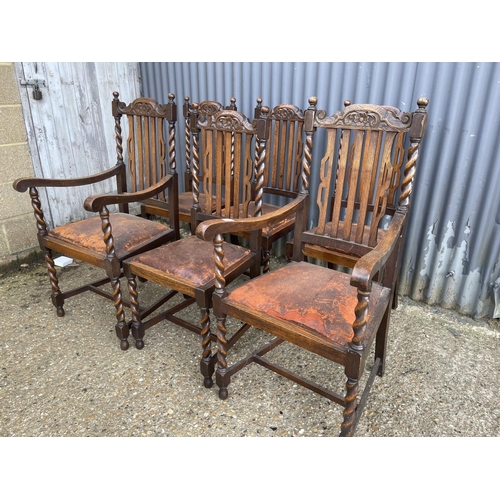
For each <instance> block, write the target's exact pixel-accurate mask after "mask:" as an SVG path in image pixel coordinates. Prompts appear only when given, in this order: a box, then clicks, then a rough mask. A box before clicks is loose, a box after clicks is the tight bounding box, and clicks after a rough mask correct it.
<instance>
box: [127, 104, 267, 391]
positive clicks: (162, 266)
mask: <svg viewBox="0 0 500 500" xmlns="http://www.w3.org/2000/svg"><path fill="white" fill-rule="evenodd" d="M264 108H265V107H263V112H262V114H261V116H260V117H259V118H257V119H255V120H254V121H253V122H252V123H250V122H249V121H248V120H247V118H246V117H245V116H244V115H242V114H241V113H239V112H237V111H234V110H227V109H226V110H220V111H218V112H216V113H215V114H204V115H200V114H199V105H198V104H197V103H193V104H192V106H191V109H190V128H191V133H192V140H193V156H192V163H193V169H192V170H193V171H192V174H193V175H192V178H193V191H192V192H193V200H194V201H193V208H192V221H193V222H192V224H193V226H196V225H197V224H198V223H199V222H200V221H202V220H210V219H214V218H216V219H220V218H227V217H233V218H235V219H237V218H238V217H239V216H248V212H247V211H244V212H243V213H241V214H240V213H239V211H238V208H239V206H240V199H241V198H240V194H241V193H240V185H241V187H242V189H243V200H242V201H243V203H246V205H247V206H248V204H249V201H250V194H251V180H252V170H253V159H254V157H253V153H254V149H253V148H254V146H253V144H252V141H254V140H257V142H258V145H259V146H258V147H259V158H258V165H257V170H258V176H259V179H262V178H263V175H264V171H265V164H266V155H267V151H266V143H267V136H268V133H269V131H268V127H267V113H268V108H265V109H264ZM200 132H203V134H202V135H203V137H204V143H203V144H202V145H201V147H200V141H199V137H200ZM243 137H244V138H243ZM243 145H244V146H243ZM200 149H202V150H203V155H202V159H201V161H202V162H203V164H204V165H203V167H204V168H203V169H202V170H203V172H204V176H203V179H204V183H205V195H206V204H205V206H201V205H200V203H199V196H198V193H199V184H200V183H201V179H200V176H199V172H200V165H199V162H200V155H199V151H200ZM213 179H215V183H213ZM240 181H241V182H240ZM245 193H246V195H245ZM223 200H225V201H226V202H225V203H224V202H223ZM229 200H231V202H229ZM245 200H246V202H245ZM228 202H229V203H228ZM255 206H256V209H255V213H254V214H252V215H253V216H255V217H256V218H258V217H259V215H260V212H261V210H262V192H261V193H260V195H258V196H257V197H256V201H255ZM200 243H202V242H201V241H200V239H199V238H197V237H196V235H191V236H187V237H185V238H182V240H180V241H176V242H172V243H169V244H167V245H164V246H163V247H161V248H158V249H155V250H153V251H151V252H147V253H145V254H141V255H140V256H138V257H137V258H132V259H128V260H127V261H125V262H124V272H125V275H126V276H127V278H128V289H129V293H130V298H131V309H132V324H131V330H132V335H133V337H134V338H135V341H136V347H137V348H138V349H142V348H143V347H144V341H143V338H144V334H145V331H146V330H147V329H148V328H149V327H151V326H153V325H155V324H157V323H158V322H160V321H162V320H163V319H166V320H169V321H172V322H174V323H176V324H178V325H181V326H183V327H185V328H188V329H189V330H191V331H194V332H195V333H198V334H200V335H201V338H202V350H203V352H202V359H201V362H200V366H201V372H202V374H203V377H204V385H205V386H206V387H210V386H211V385H212V383H213V381H212V375H213V372H214V366H215V362H216V357H215V355H213V354H212V342H213V340H214V339H215V337H214V335H213V334H212V332H211V329H210V315H209V311H210V309H211V307H212V296H213V291H214V288H215V275H214V272H213V266H212V253H213V248H212V245H211V243H203V244H202V245H200ZM221 245H222V242H221ZM224 245H226V248H227V250H228V251H229V250H230V251H231V252H233V254H234V255H235V256H234V259H233V261H232V263H231V265H230V266H229V267H228V268H227V269H226V270H225V273H224V279H225V280H226V281H227V282H231V281H232V280H234V279H235V278H236V277H238V276H240V275H242V274H243V273H245V272H246V271H247V270H248V269H250V273H249V274H250V276H251V277H254V276H256V275H258V274H259V273H260V256H261V233H260V232H259V231H256V232H255V231H254V232H253V234H252V235H251V238H250V244H249V248H248V249H247V248H243V247H238V246H237V245H234V244H230V243H227V244H226V243H224ZM187 258H188V259H193V262H195V264H196V268H192V266H191V267H189V269H188V268H187V266H186V268H185V267H184V266H183V265H182V264H183V263H186V262H187V261H186V259H187ZM204 262H206V266H205V265H204ZM172 263H173V264H172ZM137 277H139V278H144V279H147V280H148V281H153V282H155V283H158V284H160V285H162V286H165V287H166V288H168V289H169V291H168V292H167V293H166V294H165V295H164V297H162V298H161V299H159V300H158V301H157V302H156V303H155V304H154V305H152V306H151V307H148V308H146V309H145V308H142V307H141V306H139V297H138V292H137V281H136V278H137ZM177 294H183V295H184V301H183V302H181V303H180V304H179V305H176V306H174V307H173V308H169V309H168V310H166V311H163V312H157V313H156V314H155V316H153V317H150V315H151V314H152V313H153V312H155V311H157V309H158V307H159V306H160V305H163V304H165V303H167V302H168V301H169V300H170V299H171V298H173V297H174V296H176V295H177ZM193 303H196V304H197V305H198V307H199V309H200V313H201V321H200V325H197V324H192V323H190V322H187V321H184V320H183V319H181V318H178V317H176V316H175V314H176V313H177V312H179V311H180V310H182V309H184V308H185V307H188V306H190V305H191V304H193ZM147 318H149V319H147Z"/></svg>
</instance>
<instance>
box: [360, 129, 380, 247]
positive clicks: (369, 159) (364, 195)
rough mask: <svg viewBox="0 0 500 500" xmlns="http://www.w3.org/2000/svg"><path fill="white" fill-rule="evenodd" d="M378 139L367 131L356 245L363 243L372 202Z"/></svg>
mask: <svg viewBox="0 0 500 500" xmlns="http://www.w3.org/2000/svg"><path fill="white" fill-rule="evenodd" d="M376 140H377V137H376V134H374V136H372V132H371V130H367V131H366V135H365V147H364V152H363V161H362V165H361V175H360V184H359V212H358V222H357V229H356V235H355V241H356V243H362V241H363V231H364V228H365V219H366V213H367V209H368V203H369V201H370V199H369V195H370V182H371V178H372V172H373V170H375V169H374V168H373V163H374V159H375V152H376V148H377V142H376Z"/></svg>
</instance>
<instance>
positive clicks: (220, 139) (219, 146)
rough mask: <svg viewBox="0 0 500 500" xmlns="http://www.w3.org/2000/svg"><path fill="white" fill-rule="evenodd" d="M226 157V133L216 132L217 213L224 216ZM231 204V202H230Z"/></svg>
mask: <svg viewBox="0 0 500 500" xmlns="http://www.w3.org/2000/svg"><path fill="white" fill-rule="evenodd" d="M224 160H225V157H224V132H219V131H217V132H215V212H216V214H217V216H219V217H221V216H222V184H223V168H222V167H223V162H224ZM228 204H229V200H228Z"/></svg>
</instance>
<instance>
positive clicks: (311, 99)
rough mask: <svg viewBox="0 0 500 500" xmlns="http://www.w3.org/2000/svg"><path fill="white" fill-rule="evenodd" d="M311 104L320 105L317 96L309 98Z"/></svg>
mask: <svg viewBox="0 0 500 500" xmlns="http://www.w3.org/2000/svg"><path fill="white" fill-rule="evenodd" d="M309 104H310V105H311V106H316V104H318V98H317V97H316V96H312V97H309Z"/></svg>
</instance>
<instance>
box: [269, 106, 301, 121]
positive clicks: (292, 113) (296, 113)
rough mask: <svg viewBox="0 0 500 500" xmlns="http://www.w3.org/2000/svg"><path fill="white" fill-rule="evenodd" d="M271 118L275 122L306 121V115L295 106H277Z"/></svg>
mask: <svg viewBox="0 0 500 500" xmlns="http://www.w3.org/2000/svg"><path fill="white" fill-rule="evenodd" d="M269 118H270V119H271V120H272V119H275V120H294V119H295V120H300V121H302V120H304V113H303V112H302V111H301V110H300V109H299V108H298V107H297V106H294V105H293V104H280V105H278V106H276V107H275V108H274V109H273V111H272V112H271V114H270V115H269Z"/></svg>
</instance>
